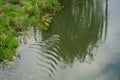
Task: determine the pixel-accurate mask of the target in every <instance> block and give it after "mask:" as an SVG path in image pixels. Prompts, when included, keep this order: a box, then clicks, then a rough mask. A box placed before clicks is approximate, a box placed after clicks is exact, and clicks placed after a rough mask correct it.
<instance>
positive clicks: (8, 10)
mask: <svg viewBox="0 0 120 80" xmlns="http://www.w3.org/2000/svg"><path fill="white" fill-rule="evenodd" d="M60 9H61V5H60V3H59V1H58V0H0V62H3V61H5V60H8V61H12V60H13V57H14V56H16V54H15V53H16V49H17V47H18V45H19V41H18V38H17V37H18V36H19V35H22V34H21V33H22V32H23V31H26V30H27V29H28V28H29V27H36V28H39V29H41V30H47V29H48V27H49V25H50V23H51V20H52V17H53V15H54V14H55V13H56V12H58V11H60Z"/></svg>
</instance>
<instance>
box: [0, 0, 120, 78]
mask: <svg viewBox="0 0 120 80" xmlns="http://www.w3.org/2000/svg"><path fill="white" fill-rule="evenodd" d="M61 3H62V5H64V9H63V10H62V11H61V12H60V13H58V14H57V15H56V16H55V17H54V19H53V21H52V23H51V26H50V27H49V30H47V31H39V30H36V29H30V30H29V31H28V32H30V33H29V34H25V35H24V36H23V38H22V41H21V44H20V46H19V48H18V52H19V53H21V57H20V58H17V59H16V61H15V64H14V65H13V66H12V67H11V68H5V69H4V70H2V71H1V73H0V80H120V76H119V75H120V31H119V30H120V9H119V8H120V5H119V3H120V0H64V1H61ZM23 39H24V40H23Z"/></svg>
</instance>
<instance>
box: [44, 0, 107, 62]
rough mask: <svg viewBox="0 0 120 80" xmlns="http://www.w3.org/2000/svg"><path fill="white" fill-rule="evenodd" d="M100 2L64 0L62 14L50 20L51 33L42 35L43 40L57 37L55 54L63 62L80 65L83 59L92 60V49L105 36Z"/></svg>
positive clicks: (105, 19)
mask: <svg viewBox="0 0 120 80" xmlns="http://www.w3.org/2000/svg"><path fill="white" fill-rule="evenodd" d="M68 3H69V4H68ZM103 3H104V1H101V0H99V1H98V0H65V1H64V4H65V5H64V7H65V8H64V11H63V14H62V15H61V14H60V15H58V16H57V17H55V18H54V20H53V24H52V25H51V26H52V27H51V30H48V33H47V32H46V33H44V34H43V35H44V38H46V37H47V36H49V35H51V34H58V35H60V54H58V55H59V56H61V57H62V59H63V60H64V61H65V62H69V63H72V62H73V61H74V60H75V59H79V60H80V61H81V62H83V61H85V59H86V56H89V59H90V60H92V59H93V56H94V54H93V53H94V49H95V48H97V47H98V46H99V43H101V42H103V40H104V39H105V37H106V30H107V15H106V13H107V11H105V10H104V4H103ZM106 3H107V1H106ZM106 8H107V6H106ZM106 10H107V9H106Z"/></svg>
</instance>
